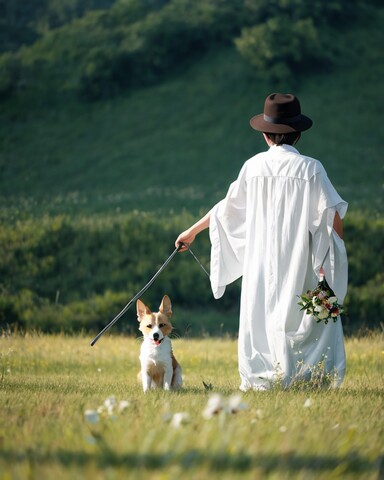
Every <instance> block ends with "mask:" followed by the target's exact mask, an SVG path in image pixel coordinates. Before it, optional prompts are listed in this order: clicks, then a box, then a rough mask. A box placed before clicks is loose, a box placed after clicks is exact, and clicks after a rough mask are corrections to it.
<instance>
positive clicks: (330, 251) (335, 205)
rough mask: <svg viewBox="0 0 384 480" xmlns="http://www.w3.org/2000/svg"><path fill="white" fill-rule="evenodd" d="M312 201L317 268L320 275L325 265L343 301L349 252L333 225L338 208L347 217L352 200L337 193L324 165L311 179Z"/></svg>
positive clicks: (310, 218)
mask: <svg viewBox="0 0 384 480" xmlns="http://www.w3.org/2000/svg"><path fill="white" fill-rule="evenodd" d="M309 205H310V208H309V231H310V233H311V235H312V266H313V270H314V272H315V274H316V275H317V277H319V274H320V268H321V267H323V269H324V273H325V278H326V280H327V282H328V284H329V286H330V287H331V288H332V290H334V292H335V294H336V296H337V297H338V299H339V301H340V302H342V301H343V300H344V297H345V295H346V292H347V283H348V262H347V253H346V249H345V245H344V242H343V240H342V239H341V238H340V237H339V236H338V235H337V233H336V232H335V231H334V229H333V221H334V218H335V214H336V212H338V214H339V215H340V218H344V216H345V214H346V211H347V208H348V204H347V202H345V201H344V200H343V199H342V198H341V197H340V195H339V194H338V193H337V191H336V190H335V188H334V187H333V185H332V183H331V182H330V180H329V178H328V177H327V174H326V173H325V170H324V169H323V168H321V169H320V171H319V172H318V173H316V174H315V175H314V176H313V177H312V178H311V180H310V203H309Z"/></svg>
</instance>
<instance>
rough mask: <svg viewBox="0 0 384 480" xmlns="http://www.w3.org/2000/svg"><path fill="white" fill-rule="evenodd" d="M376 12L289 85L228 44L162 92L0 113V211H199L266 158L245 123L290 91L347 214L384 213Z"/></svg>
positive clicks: (305, 146) (23, 105)
mask: <svg viewBox="0 0 384 480" xmlns="http://www.w3.org/2000/svg"><path fill="white" fill-rule="evenodd" d="M383 19H384V11H383V9H380V10H379V9H377V11H376V15H375V16H374V17H373V16H372V15H371V16H365V17H364V19H363V21H361V22H360V23H359V22H358V23H357V24H356V25H355V26H354V27H353V28H352V29H349V30H348V31H346V32H344V33H343V34H342V35H341V36H340V40H341V42H343V43H344V44H345V45H353V49H349V50H348V55H346V56H343V57H342V58H340V59H339V61H338V64H337V65H336V66H335V67H333V69H332V70H331V71H330V72H324V73H321V72H317V73H315V74H311V73H309V74H308V73H307V74H306V75H305V76H302V75H301V74H298V75H297V77H296V78H295V79H294V84H281V85H276V84H271V83H270V82H268V81H266V80H262V79H260V78H258V77H256V76H254V75H253V74H252V72H251V70H250V68H249V66H248V65H247V64H246V63H245V61H244V60H243V59H242V58H241V57H240V55H239V54H238V52H237V51H236V50H235V48H234V47H233V46H222V47H220V48H217V49H214V50H213V51H212V50H211V51H209V52H208V53H206V54H201V56H200V58H199V59H198V60H197V61H194V62H193V63H190V64H186V65H185V66H184V67H183V69H182V71H180V72H177V73H173V74H172V75H171V76H170V77H169V78H167V79H166V80H163V81H162V82H161V83H160V84H158V85H154V86H148V87H146V88H142V89H135V90H134V91H129V92H127V93H126V94H122V95H120V96H119V97H117V98H113V99H108V100H101V101H98V102H96V103H84V102H78V101H76V99H75V98H72V97H68V96H65V95H63V98H62V99H60V96H59V98H55V100H54V101H53V102H52V103H50V102H48V104H47V103H44V102H43V101H42V100H41V99H40V100H39V99H38V98H30V97H28V96H27V95H25V96H22V95H21V96H19V97H16V98H11V99H10V100H8V101H5V102H3V103H2V105H1V114H0V115H1V116H0V118H1V126H0V152H1V158H0V172H1V176H0V192H1V193H0V195H1V204H2V205H3V208H4V206H6V207H7V208H8V207H10V206H14V207H16V208H18V209H19V208H22V209H28V210H29V209H33V211H34V212H35V213H39V212H42V211H44V212H46V211H51V212H63V211H64V212H77V213H81V212H102V211H115V210H116V209H118V210H120V211H130V210H133V209H140V210H143V209H144V210H154V209H159V208H160V209H162V210H163V211H167V210H168V209H173V210H174V211H180V210H182V209H183V208H187V209H192V210H193V211H198V210H199V209H200V208H206V207H209V206H210V205H211V204H212V203H214V202H216V201H217V199H219V198H220V197H221V196H222V195H223V194H224V193H225V191H226V188H227V186H228V184H229V183H230V182H231V181H232V180H233V179H234V177H235V176H236V175H237V172H238V171H239V169H240V167H241V165H242V163H243V162H244V161H245V160H246V159H247V158H248V157H250V156H251V155H253V154H255V153H257V152H258V151H260V150H261V149H264V148H265V144H264V143H263V141H262V139H261V137H260V135H258V134H257V133H255V132H254V131H252V130H251V128H250V127H249V125H248V120H249V118H250V117H251V116H252V115H253V114H255V113H259V112H260V111H261V110H262V106H263V102H264V98H265V96H266V95H267V94H268V93H270V92H271V91H272V90H275V89H280V90H283V91H287V90H293V91H295V92H296V93H297V94H298V95H299V97H300V99H301V101H302V105H303V110H305V113H306V114H308V115H309V116H311V117H312V118H313V120H314V123H315V125H314V127H313V129H312V130H311V131H309V132H308V133H306V134H305V135H304V136H303V138H302V140H301V141H300V145H299V148H300V150H301V151H302V152H303V153H305V154H308V155H311V156H314V157H317V158H319V159H320V160H321V161H322V162H323V164H324V165H325V167H326V169H327V171H328V173H329V176H330V178H331V179H332V181H333V182H334V184H335V186H336V187H337V188H338V190H339V191H340V193H341V194H342V196H344V197H345V199H346V200H348V201H349V202H350V204H351V206H352V207H364V208H365V207H368V208H370V209H378V208H380V207H382V172H383V170H382V165H383V162H382V159H381V148H380V146H381V139H382V138H383V127H382V123H381V108H380V102H382V98H383V83H382V81H381V79H382V78H383V74H384V62H383V59H382V56H381V53H380V48H379V46H380V45H382V44H383V30H382V28H381V24H382V20H383Z"/></svg>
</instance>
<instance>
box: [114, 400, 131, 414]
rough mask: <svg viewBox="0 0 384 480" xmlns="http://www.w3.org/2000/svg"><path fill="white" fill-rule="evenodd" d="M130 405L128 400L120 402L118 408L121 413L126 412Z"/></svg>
mask: <svg viewBox="0 0 384 480" xmlns="http://www.w3.org/2000/svg"><path fill="white" fill-rule="evenodd" d="M129 405H130V403H129V402H128V400H120V402H119V405H118V407H117V410H118V412H119V413H122V412H124V410H126V409H127V408H128V407H129Z"/></svg>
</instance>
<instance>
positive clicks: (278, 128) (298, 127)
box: [249, 113, 313, 133]
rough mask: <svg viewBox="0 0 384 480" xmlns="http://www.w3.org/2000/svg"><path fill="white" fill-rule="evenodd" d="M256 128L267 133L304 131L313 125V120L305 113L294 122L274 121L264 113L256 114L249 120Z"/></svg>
mask: <svg viewBox="0 0 384 480" xmlns="http://www.w3.org/2000/svg"><path fill="white" fill-rule="evenodd" d="M249 123H250V125H251V127H252V128H253V129H254V130H258V131H259V132H265V133H291V132H304V130H308V129H309V128H311V127H312V124H313V122H312V120H311V119H310V118H309V117H306V116H305V115H301V117H300V119H299V120H298V121H297V122H294V123H289V124H288V123H272V122H268V121H266V120H265V119H264V114H263V113H261V114H260V115H255V116H254V117H252V118H251V120H250V121H249Z"/></svg>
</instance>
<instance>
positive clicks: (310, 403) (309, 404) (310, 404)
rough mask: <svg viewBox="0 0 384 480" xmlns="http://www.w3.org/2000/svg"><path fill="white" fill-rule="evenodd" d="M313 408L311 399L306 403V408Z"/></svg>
mask: <svg viewBox="0 0 384 480" xmlns="http://www.w3.org/2000/svg"><path fill="white" fill-rule="evenodd" d="M310 407H312V400H311V399H310V398H307V399H306V400H305V402H304V408H310Z"/></svg>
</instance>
